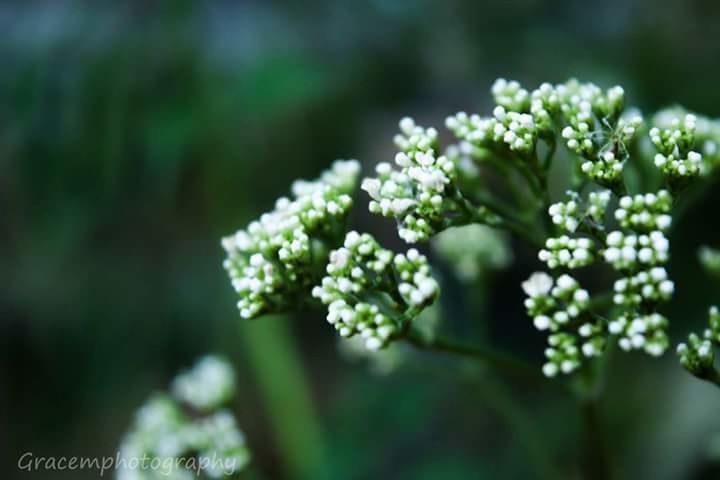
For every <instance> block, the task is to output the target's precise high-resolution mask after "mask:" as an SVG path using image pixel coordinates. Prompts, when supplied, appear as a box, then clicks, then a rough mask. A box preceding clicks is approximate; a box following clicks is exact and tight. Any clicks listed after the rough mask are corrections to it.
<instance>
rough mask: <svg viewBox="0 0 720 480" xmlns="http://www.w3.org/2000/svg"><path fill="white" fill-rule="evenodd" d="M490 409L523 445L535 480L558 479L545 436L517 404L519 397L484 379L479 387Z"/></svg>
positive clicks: (494, 382) (490, 379) (498, 384)
mask: <svg viewBox="0 0 720 480" xmlns="http://www.w3.org/2000/svg"><path fill="white" fill-rule="evenodd" d="M477 388H478V389H479V390H480V393H481V395H482V396H483V397H484V398H485V400H486V402H487V403H488V406H489V407H490V408H492V409H493V410H495V412H497V414H498V416H499V417H500V418H502V420H503V421H504V423H505V424H506V425H507V427H508V429H509V430H510V431H511V432H512V434H513V435H514V436H515V440H516V441H517V442H518V443H519V444H524V446H525V450H526V451H527V456H528V460H529V461H530V462H531V463H532V466H533V478H543V479H547V480H554V479H557V478H559V475H558V472H557V471H555V468H554V467H553V465H552V455H551V454H550V452H549V451H548V445H547V442H546V441H545V439H544V438H543V435H542V434H541V433H540V432H538V430H537V428H535V426H534V425H533V421H532V419H531V418H529V416H528V415H526V414H525V413H524V411H523V407H522V406H521V405H519V404H518V402H517V400H516V396H515V395H513V394H512V392H510V391H508V389H507V388H506V387H505V386H504V385H503V384H502V383H500V382H498V381H494V380H493V379H492V378H488V377H485V378H483V379H482V382H481V383H480V384H479V385H478V386H477Z"/></svg>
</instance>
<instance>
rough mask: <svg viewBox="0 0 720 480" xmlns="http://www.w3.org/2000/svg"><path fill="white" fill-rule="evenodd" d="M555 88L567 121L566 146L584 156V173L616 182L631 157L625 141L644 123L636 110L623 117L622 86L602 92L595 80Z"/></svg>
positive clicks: (628, 140) (600, 180)
mask: <svg viewBox="0 0 720 480" xmlns="http://www.w3.org/2000/svg"><path fill="white" fill-rule="evenodd" d="M556 91H557V93H558V97H559V101H560V110H561V112H562V115H563V118H564V120H565V121H566V122H567V126H565V127H564V128H563V129H562V132H561V135H562V137H563V139H564V140H565V143H566V145H567V147H568V148H569V149H570V150H571V151H573V152H575V153H576V154H577V155H580V156H581V157H583V158H584V159H585V160H584V161H583V162H582V163H581V165H580V167H581V170H582V171H583V173H585V174H586V175H587V176H588V177H590V178H591V179H593V180H595V181H597V182H599V183H602V184H612V183H615V182H617V181H618V179H619V178H620V176H621V175H622V172H623V167H624V165H625V162H626V160H627V157H628V154H627V148H626V144H627V143H628V142H630V141H631V140H632V139H633V138H634V136H635V134H636V132H637V130H638V129H639V128H640V126H641V125H642V123H643V121H642V117H641V116H640V115H638V114H636V113H631V114H628V115H626V116H622V112H623V108H624V104H625V92H624V91H623V89H622V87H619V86H615V87H612V88H610V89H608V90H607V91H605V92H603V91H602V89H600V87H598V86H597V85H594V84H592V83H582V84H581V83H579V82H577V81H575V80H571V81H569V82H567V83H565V84H564V85H558V86H557V87H556Z"/></svg>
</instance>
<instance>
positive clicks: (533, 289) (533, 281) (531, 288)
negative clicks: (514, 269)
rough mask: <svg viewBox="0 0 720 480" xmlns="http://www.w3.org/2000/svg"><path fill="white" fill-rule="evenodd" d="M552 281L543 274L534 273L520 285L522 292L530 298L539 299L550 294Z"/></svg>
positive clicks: (548, 276)
mask: <svg viewBox="0 0 720 480" xmlns="http://www.w3.org/2000/svg"><path fill="white" fill-rule="evenodd" d="M552 287H553V279H552V277H551V276H550V275H548V274H547V273H545V272H535V273H533V274H532V275H530V278H528V279H527V280H525V281H524V282H523V283H522V289H523V291H524V292H525V293H526V294H527V295H528V296H529V297H530V298H534V297H541V296H544V295H547V294H548V293H550V290H551V289H552Z"/></svg>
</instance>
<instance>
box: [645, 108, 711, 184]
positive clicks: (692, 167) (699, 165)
mask: <svg viewBox="0 0 720 480" xmlns="http://www.w3.org/2000/svg"><path fill="white" fill-rule="evenodd" d="M696 127H697V117H696V116H695V115H693V114H687V115H685V117H684V118H683V119H682V120H681V119H680V118H677V117H676V118H674V119H673V120H672V121H671V126H670V127H669V128H659V127H653V128H652V129H650V140H651V141H652V143H653V145H655V148H656V149H657V150H658V153H657V154H656V155H655V166H656V167H658V168H659V169H660V170H661V171H662V172H663V173H664V174H665V175H668V176H670V177H674V178H687V177H696V176H698V175H700V174H701V173H702V170H703V157H702V154H700V152H697V151H695V150H694V148H695V129H696Z"/></svg>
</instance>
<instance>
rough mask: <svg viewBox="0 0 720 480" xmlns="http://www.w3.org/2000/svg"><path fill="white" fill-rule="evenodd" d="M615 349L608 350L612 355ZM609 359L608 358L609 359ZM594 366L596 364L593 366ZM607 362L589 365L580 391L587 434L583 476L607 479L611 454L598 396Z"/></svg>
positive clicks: (589, 479) (588, 479) (579, 395)
mask: <svg viewBox="0 0 720 480" xmlns="http://www.w3.org/2000/svg"><path fill="white" fill-rule="evenodd" d="M610 353H611V352H608V355H609V354H610ZM605 360H606V359H605ZM593 367H594V368H593ZM605 367H606V365H605V364H594V365H592V364H591V365H588V366H587V367H586V368H585V370H584V375H583V377H582V378H581V379H580V380H581V381H582V383H581V384H580V385H579V386H580V387H581V388H580V389H579V390H578V391H577V398H578V401H579V406H580V415H581V418H582V427H583V431H584V436H585V442H584V453H583V462H582V471H583V478H585V479H587V480H607V479H609V478H611V472H610V464H609V459H608V454H607V450H606V446H605V441H604V438H603V432H602V428H601V420H600V412H599V409H598V406H599V404H598V400H599V398H600V394H601V390H602V387H603V384H604V381H603V376H604V372H605Z"/></svg>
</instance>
